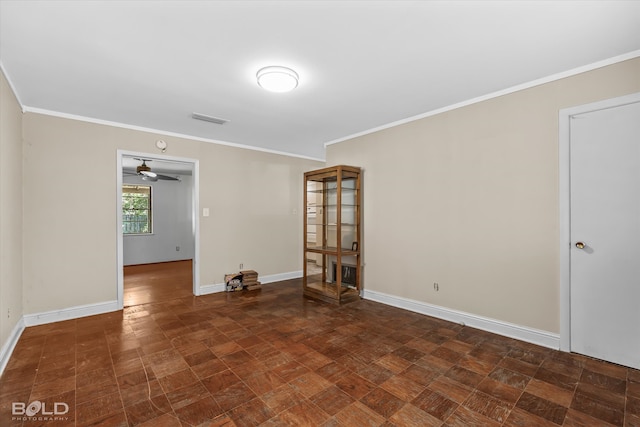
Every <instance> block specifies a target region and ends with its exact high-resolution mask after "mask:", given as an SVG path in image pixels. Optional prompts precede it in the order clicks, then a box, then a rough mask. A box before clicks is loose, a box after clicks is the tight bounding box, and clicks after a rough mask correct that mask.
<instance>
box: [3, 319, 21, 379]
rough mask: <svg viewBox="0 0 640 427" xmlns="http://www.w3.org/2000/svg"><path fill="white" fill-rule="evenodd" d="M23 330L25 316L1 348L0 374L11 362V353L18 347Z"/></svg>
mask: <svg viewBox="0 0 640 427" xmlns="http://www.w3.org/2000/svg"><path fill="white" fill-rule="evenodd" d="M22 331H24V318H23V317H21V318H20V319H19V320H18V322H17V323H16V325H15V326H14V327H13V329H12V330H11V334H9V337H8V338H7V341H5V343H4V345H3V346H2V349H0V375H2V373H3V372H4V368H6V367H7V363H9V358H11V354H12V353H13V349H14V348H16V344H17V343H18V340H19V339H20V335H22Z"/></svg>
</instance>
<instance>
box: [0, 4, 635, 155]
mask: <svg viewBox="0 0 640 427" xmlns="http://www.w3.org/2000/svg"><path fill="white" fill-rule="evenodd" d="M621 55H622V56H623V57H634V56H640V2H639V1H530V2H529V1H497V2H488V1H464V2H462V1H410V2H408V1H250V2H249V1H75V0H73V1H12V0H0V64H1V65H2V67H3V69H4V71H5V74H6V75H7V77H8V78H9V80H10V82H11V84H12V86H13V87H14V90H15V91H16V93H17V96H18V98H19V101H20V102H21V104H22V105H23V107H24V108H25V110H27V111H42V112H44V111H46V112H55V113H56V114H62V115H71V116H79V117H84V118H90V119H96V120H101V121H108V122H114V123H120V124H123V125H126V126H134V127H142V128H148V129H152V130H155V131H160V132H161V133H166V134H169V135H171V134H178V135H184V136H190V137H196V138H204V139H206V140H213V141H221V142H226V143H234V144H240V145H246V146H252V147H257V148H259V149H265V150H274V151H278V152H285V153H290V154H294V155H300V156H304V157H311V158H318V159H323V158H324V143H326V142H332V141H337V140H341V139H344V138H346V137H348V136H351V135H355V134H360V133H364V132H367V131H369V130H371V129H374V128H378V127H382V126H385V125H388V124H390V123H393V122H396V121H401V120H404V119H407V118H410V117H414V116H417V115H422V114H425V113H427V112H430V111H434V110H438V109H441V108H445V107H447V106H451V105H455V104H458V103H461V102H464V101H467V100H470V99H474V98H477V97H482V96H485V95H488V94H491V93H495V92H498V91H502V90H504V89H506V88H511V87H514V86H518V85H522V84H525V83H526V82H530V81H534V80H537V79H542V78H545V77H547V76H551V75H556V74H558V73H565V72H567V71H568V70H574V69H576V68H581V67H587V66H588V65H589V64H593V63H596V62H599V61H608V60H609V59H610V58H614V57H618V56H621ZM266 65H283V66H288V67H291V68H293V69H295V70H296V71H297V72H298V73H299V75H300V85H299V86H298V88H297V89H296V90H294V91H293V92H290V93H287V94H277V93H270V92H266V91H264V90H263V89H261V88H260V87H258V85H257V84H256V82H255V73H256V71H257V70H258V69H259V68H261V67H263V66H266ZM193 112H198V113H203V114H207V115H212V116H216V117H221V118H225V119H229V120H230V122H229V123H227V124H225V125H215V124H211V123H206V122H202V121H196V120H193V119H191V118H190V115H191V113H193Z"/></svg>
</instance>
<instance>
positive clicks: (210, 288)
mask: <svg viewBox="0 0 640 427" xmlns="http://www.w3.org/2000/svg"><path fill="white" fill-rule="evenodd" d="M299 277H302V270H300V271H290V272H288V273H278V274H270V275H268V276H260V277H259V279H260V283H273V282H280V281H282V280H289V279H297V278H299ZM225 288H226V287H225V284H224V283H215V284H212V285H202V286H200V293H199V295H208V294H215V293H217V292H224V291H225Z"/></svg>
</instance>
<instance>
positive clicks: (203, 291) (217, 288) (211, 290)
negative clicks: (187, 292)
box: [199, 283, 225, 295]
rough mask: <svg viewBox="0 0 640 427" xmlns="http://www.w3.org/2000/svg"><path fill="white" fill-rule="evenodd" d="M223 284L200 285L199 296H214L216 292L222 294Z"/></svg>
mask: <svg viewBox="0 0 640 427" xmlns="http://www.w3.org/2000/svg"><path fill="white" fill-rule="evenodd" d="M224 288H225V286H224V283H216V284H213V285H202V286H200V293H199V295H208V294H215V293H218V292H224Z"/></svg>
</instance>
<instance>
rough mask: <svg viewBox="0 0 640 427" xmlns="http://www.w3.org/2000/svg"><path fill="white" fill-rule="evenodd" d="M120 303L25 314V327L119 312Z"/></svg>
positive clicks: (88, 305) (104, 303) (105, 303)
mask: <svg viewBox="0 0 640 427" xmlns="http://www.w3.org/2000/svg"><path fill="white" fill-rule="evenodd" d="M118 310H121V308H119V307H118V301H106V302H99V303H96V304H87V305H78V306H75V307H69V308H63V309H62V310H52V311H46V312H43V313H35V314H25V315H24V316H23V319H24V325H25V326H38V325H44V324H47V323H53V322H60V321H63V320H70V319H78V318H80V317H87V316H94V315H96V314H103V313H110V312H112V311H118Z"/></svg>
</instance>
